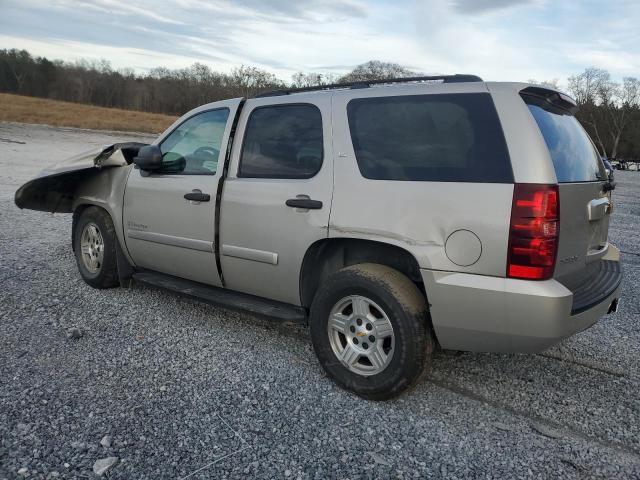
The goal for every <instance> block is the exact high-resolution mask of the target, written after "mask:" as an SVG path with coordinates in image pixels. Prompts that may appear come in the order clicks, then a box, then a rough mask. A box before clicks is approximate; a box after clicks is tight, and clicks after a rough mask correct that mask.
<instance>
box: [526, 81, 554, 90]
mask: <svg viewBox="0 0 640 480" xmlns="http://www.w3.org/2000/svg"><path fill="white" fill-rule="evenodd" d="M527 83H531V84H533V85H540V86H541V87H546V88H553V89H554V90H560V80H559V79H557V78H553V79H551V80H542V81H538V80H536V79H534V78H530V79H529V80H527Z"/></svg>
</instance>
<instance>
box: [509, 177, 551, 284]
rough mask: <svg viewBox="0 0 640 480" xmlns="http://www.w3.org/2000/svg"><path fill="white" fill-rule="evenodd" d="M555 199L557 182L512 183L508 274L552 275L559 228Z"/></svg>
mask: <svg viewBox="0 0 640 480" xmlns="http://www.w3.org/2000/svg"><path fill="white" fill-rule="evenodd" d="M558 202H559V198H558V186H557V185H539V184H529V183H516V184H515V185H514V189H513V203H512V204H511V226H510V229H509V252H508V256H507V276H508V277H511V278H524V279H527V280H546V279H548V278H551V276H552V275H553V269H554V267H555V263H556V252H557V251H558V234H559V231H560V223H559V221H560V217H559V214H560V209H559V203H558Z"/></svg>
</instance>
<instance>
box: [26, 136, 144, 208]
mask: <svg viewBox="0 0 640 480" xmlns="http://www.w3.org/2000/svg"><path fill="white" fill-rule="evenodd" d="M145 145H147V144H146V143H139V142H127V143H115V144H113V145H109V146H107V147H104V148H100V149H94V150H90V151H88V152H85V153H82V154H80V155H76V156H75V157H72V158H69V159H68V160H65V161H63V162H61V163H59V164H56V165H54V166H52V167H49V168H46V169H45V170H43V171H41V172H40V173H39V174H38V176H36V178H34V179H32V180H29V181H28V182H27V183H25V184H24V185H22V186H21V187H20V188H19V189H18V190H17V191H16V194H15V203H16V205H17V206H18V207H19V208H27V209H29V210H40V211H43V212H59V213H71V212H72V207H73V204H74V200H75V198H76V194H77V191H78V188H79V186H80V185H81V184H82V183H83V182H85V181H87V180H88V179H89V178H91V177H93V176H95V175H97V174H98V173H99V172H100V171H101V170H102V169H104V168H111V167H124V166H127V165H129V164H131V163H132V162H133V157H135V156H136V154H137V153H138V150H139V149H140V148H141V147H143V146H145Z"/></svg>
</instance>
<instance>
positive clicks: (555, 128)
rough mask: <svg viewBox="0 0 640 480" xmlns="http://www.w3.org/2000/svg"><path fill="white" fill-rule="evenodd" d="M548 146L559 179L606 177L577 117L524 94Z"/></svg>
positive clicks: (589, 180) (585, 180)
mask: <svg viewBox="0 0 640 480" xmlns="http://www.w3.org/2000/svg"><path fill="white" fill-rule="evenodd" d="M523 98H524V100H525V102H526V103H527V106H528V107H529V110H530V111H531V114H532V115H533V118H535V120H536V123H537V124H538V127H539V128H540V132H541V133H542V136H543V137H544V141H545V142H546V144H547V148H548V149H549V154H550V155H551V160H553V166H554V168H555V170H556V177H557V178H558V182H560V183H569V182H594V181H599V180H603V179H605V177H606V175H605V172H604V170H603V168H604V167H603V164H602V161H601V160H600V155H598V152H597V151H596V148H595V147H594V146H593V143H592V142H591V139H590V138H589V135H587V132H585V130H584V128H582V125H580V122H579V121H578V119H576V117H574V116H573V115H572V114H570V113H569V112H567V111H566V110H563V109H561V108H557V107H554V106H552V105H550V104H548V103H547V102H545V101H544V100H543V99H540V98H537V97H533V96H523Z"/></svg>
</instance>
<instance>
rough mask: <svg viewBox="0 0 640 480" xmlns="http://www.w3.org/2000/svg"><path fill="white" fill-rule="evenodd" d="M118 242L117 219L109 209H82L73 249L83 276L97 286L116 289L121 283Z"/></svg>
mask: <svg viewBox="0 0 640 480" xmlns="http://www.w3.org/2000/svg"><path fill="white" fill-rule="evenodd" d="M94 228H95V230H96V231H97V235H96V234H95V233H94V232H93V229H94ZM117 241H118V239H117V238H116V231H115V228H114V226H113V222H112V221H111V217H110V216H109V214H108V213H107V212H106V211H105V210H103V209H101V208H98V207H89V208H87V209H85V210H83V211H82V213H81V214H80V217H79V218H78V220H77V221H76V222H75V227H74V230H73V250H74V253H75V257H76V263H77V264H78V270H79V271H80V275H81V276H82V279H83V280H84V281H85V282H86V283H87V284H88V285H90V286H92V287H93V288H113V287H116V286H118V285H119V284H120V282H119V280H118V265H117V261H116V242H117ZM87 247H88V248H87ZM83 248H84V252H83ZM91 259H94V260H95V261H93V262H92V261H91Z"/></svg>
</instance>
